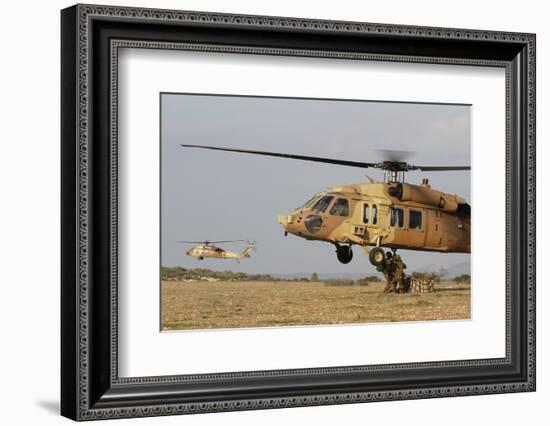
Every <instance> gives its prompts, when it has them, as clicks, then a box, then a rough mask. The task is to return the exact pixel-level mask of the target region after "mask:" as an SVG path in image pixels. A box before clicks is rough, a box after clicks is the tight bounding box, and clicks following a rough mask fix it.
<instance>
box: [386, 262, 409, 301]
mask: <svg viewBox="0 0 550 426" xmlns="http://www.w3.org/2000/svg"><path fill="white" fill-rule="evenodd" d="M406 267H407V265H405V264H404V263H403V261H402V260H401V256H399V255H398V254H396V255H394V256H393V257H392V261H391V267H390V269H391V272H392V278H391V282H390V288H391V290H390V292H391V291H393V292H396V293H397V292H399V293H403V292H404V291H405V283H404V282H403V280H404V278H405V276H404V275H405V274H404V270H405V268H406Z"/></svg>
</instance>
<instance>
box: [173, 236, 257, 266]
mask: <svg viewBox="0 0 550 426" xmlns="http://www.w3.org/2000/svg"><path fill="white" fill-rule="evenodd" d="M174 242H175V243H182V244H200V245H198V246H195V247H193V248H191V249H189V250H187V252H186V253H185V254H186V255H187V256H191V257H196V258H197V259H198V260H204V258H205V257H208V258H212V259H233V260H237V261H239V260H240V259H244V258H245V257H250V254H251V253H252V252H253V251H254V243H253V242H249V241H245V240H228V241H174ZM236 242H246V243H247V244H248V247H247V248H246V249H245V250H244V251H243V252H241V253H239V252H235V251H230V250H224V249H222V248H220V247H216V246H215V245H214V244H227V243H236Z"/></svg>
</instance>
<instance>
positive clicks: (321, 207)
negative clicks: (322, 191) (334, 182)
mask: <svg viewBox="0 0 550 426" xmlns="http://www.w3.org/2000/svg"><path fill="white" fill-rule="evenodd" d="M333 198H334V197H332V196H330V195H329V196H325V197H323V198H321V199H320V200H319V201H317V202H316V203H315V205H314V206H313V207H312V209H313V210H317V211H320V212H324V211H325V210H326V209H327V207H328V206H329V204H330V202H331V201H332V199H333Z"/></svg>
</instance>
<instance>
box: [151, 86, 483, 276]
mask: <svg viewBox="0 0 550 426" xmlns="http://www.w3.org/2000/svg"><path fill="white" fill-rule="evenodd" d="M470 111H471V110H470V106H467V105H440V104H417V103H390V102H367V101H359V102H357V101H355V102H354V101H341V100H318V99H315V100H309V99H283V98H255V97H236V96H214V95H207V96H200V95H189V94H162V95H161V132H162V133H161V142H160V143H161V196H162V201H161V252H162V260H161V262H162V265H163V266H183V267H205V268H210V269H216V270H223V269H231V270H235V271H244V272H251V273H252V272H253V273H257V272H261V273H283V274H286V273H297V272H313V271H315V272H318V273H335V272H354V273H358V272H364V273H365V274H370V273H372V272H373V271H374V268H373V267H372V266H371V265H370V263H369V261H368V258H367V256H365V255H364V254H363V252H362V250H361V249H360V248H359V247H355V248H354V255H355V256H354V259H353V260H352V262H351V263H349V264H348V265H342V264H341V263H339V262H338V260H337V259H336V256H335V253H334V247H333V246H332V245H331V244H328V243H323V242H314V241H307V240H304V239H302V238H299V237H295V236H292V235H289V236H288V237H284V235H283V229H282V227H281V226H280V225H279V224H278V222H277V215H278V214H282V213H289V212H290V211H292V210H293V209H294V208H296V207H298V206H300V205H302V204H303V203H304V202H305V201H307V200H308V199H309V198H311V197H312V196H313V195H314V194H316V193H318V192H320V191H323V190H326V189H327V188H328V187H331V186H335V185H338V184H350V183H359V182H366V181H367V178H366V175H367V174H368V175H369V176H371V177H372V178H374V179H377V180H382V179H383V172H382V171H379V170H376V169H367V170H361V169H359V168H352V167H345V166H338V165H330V164H321V163H311V162H304V161H298V160H289V159H280V158H269V157H259V156H255V155H246V154H237V153H226V152H219V151H206V150H198V149H190V148H182V147H180V144H181V143H188V144H201V145H214V146H223V147H233V148H245V149H254V150H267V151H277V152H285V153H292V154H303V155H313V156H319V157H329V158H337V159H347V160H356V161H366V162H372V161H380V160H383V159H384V158H383V154H382V153H381V152H379V150H404V151H412V152H413V154H412V155H411V156H410V157H409V158H408V159H407V161H408V162H409V163H412V164H416V165H423V166H432V165H470V139H471V136H470V134H471V130H470V120H471V118H470ZM422 177H426V178H429V180H430V183H431V185H432V187H434V188H437V189H440V190H443V191H445V192H449V193H451V194H458V195H461V196H463V197H464V198H466V200H467V201H468V202H469V201H470V172H469V171H460V172H456V171H453V172H432V173H420V172H410V173H408V174H407V176H406V179H407V181H408V182H411V183H420V181H421V179H422ZM474 208H475V207H474ZM206 239H208V240H232V239H247V240H255V241H257V251H256V252H255V253H254V254H253V255H252V258H250V259H244V260H242V261H241V262H240V263H237V262H236V261H230V260H204V261H198V260H196V259H195V258H191V257H188V256H186V255H185V252H186V251H187V250H188V249H189V248H190V246H187V245H183V244H176V243H173V242H172V241H174V240H193V241H195V240H196V241H199V240H200V241H202V240H206ZM223 247H224V248H227V249H230V250H239V251H240V250H242V249H244V248H245V246H244V245H243V244H242V243H241V244H234V245H224V246H223ZM400 254H401V255H402V257H403V258H404V260H405V263H406V264H407V265H408V269H407V271H408V272H412V271H414V270H423V269H426V268H434V267H436V266H441V267H447V268H448V269H450V270H453V267H456V266H457V265H464V264H467V263H468V262H469V255H465V254H438V253H426V252H417V251H405V250H400Z"/></svg>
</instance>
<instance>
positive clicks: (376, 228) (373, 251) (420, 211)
mask: <svg viewBox="0 0 550 426" xmlns="http://www.w3.org/2000/svg"><path fill="white" fill-rule="evenodd" d="M182 146H183V147H189V148H202V149H210V150H217V151H229V152H238V153H245V154H255V155H267V156H271V157H281V158H289V159H295V160H304V161H314V162H320V163H328V164H338V165H343V166H349V167H359V168H376V169H381V170H384V171H386V172H387V179H385V182H375V181H373V180H372V179H370V178H369V179H370V180H371V182H370V183H359V184H353V185H342V186H335V187H333V188H330V189H329V190H328V191H325V192H320V193H318V194H316V195H315V196H314V197H313V198H311V199H310V200H309V201H308V202H307V203H305V204H304V205H303V206H302V207H300V208H298V209H296V210H294V211H292V212H291V213H289V214H286V215H279V216H278V218H277V219H278V222H279V223H280V224H281V226H282V227H283V228H284V230H285V235H287V234H288V233H290V234H293V235H296V236H299V237H302V238H305V239H307V240H317V241H325V242H329V243H332V244H334V246H335V247H336V256H337V258H338V260H339V261H340V262H341V263H349V262H350V261H351V260H352V258H353V252H352V245H354V244H357V245H359V246H361V247H362V248H363V250H364V251H365V252H366V253H368V255H369V259H370V262H371V263H372V264H373V265H379V264H381V263H382V261H383V260H384V250H383V248H384V247H385V248H389V249H391V250H392V251H394V252H395V251H396V250H397V249H407V250H422V251H435V252H442V253H470V205H469V204H468V203H466V201H465V200H464V198H462V197H460V196H458V195H451V194H447V193H445V192H442V191H438V190H436V189H432V188H431V186H430V185H429V183H428V179H423V180H422V183H421V185H413V184H409V183H405V181H404V180H405V172H408V171H412V170H420V171H430V172H432V171H453V170H454V171H458V170H470V167H469V166H414V165H410V164H407V163H406V162H404V161H396V160H390V161H383V162H379V163H364V162H358V161H346V160H335V159H330V158H320V157H310V156H304V155H292V154H283V153H276V152H265V151H251V150H244V149H234V148H222V147H212V146H204V145H182ZM371 247H373V248H371Z"/></svg>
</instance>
